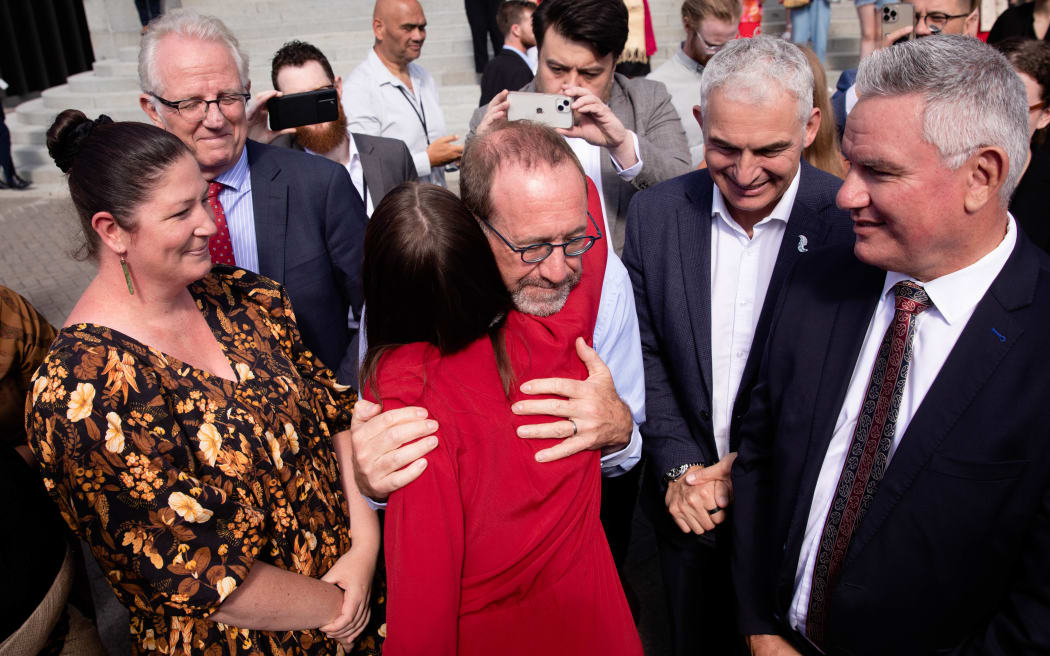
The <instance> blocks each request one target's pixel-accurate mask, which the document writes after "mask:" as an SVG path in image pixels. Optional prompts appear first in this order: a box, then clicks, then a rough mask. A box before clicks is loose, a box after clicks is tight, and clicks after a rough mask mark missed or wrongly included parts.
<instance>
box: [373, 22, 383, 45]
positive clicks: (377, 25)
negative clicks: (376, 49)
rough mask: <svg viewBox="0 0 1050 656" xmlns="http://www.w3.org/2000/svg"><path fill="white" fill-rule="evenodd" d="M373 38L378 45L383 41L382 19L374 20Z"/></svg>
mask: <svg viewBox="0 0 1050 656" xmlns="http://www.w3.org/2000/svg"><path fill="white" fill-rule="evenodd" d="M372 36H374V37H375V40H376V43H379V42H380V41H382V40H383V21H382V19H380V18H373V19H372Z"/></svg>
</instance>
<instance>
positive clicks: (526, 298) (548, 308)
mask: <svg viewBox="0 0 1050 656" xmlns="http://www.w3.org/2000/svg"><path fill="white" fill-rule="evenodd" d="M513 300H514V307H515V308H517V310H518V311H519V312H522V313H524V314H531V315H532V316H534V317H549V316H551V315H552V314H557V313H558V312H560V311H561V309H562V308H563V307H565V302H566V301H567V300H569V294H568V293H567V292H566V293H565V294H561V293H556V294H547V295H543V296H537V295H535V294H530V293H528V291H527V290H519V291H517V292H516V293H514V294H513Z"/></svg>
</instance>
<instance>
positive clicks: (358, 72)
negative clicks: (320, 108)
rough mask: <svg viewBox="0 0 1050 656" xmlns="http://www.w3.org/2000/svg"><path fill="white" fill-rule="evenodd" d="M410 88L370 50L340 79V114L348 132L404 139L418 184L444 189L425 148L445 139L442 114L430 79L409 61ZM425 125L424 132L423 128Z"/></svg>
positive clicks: (440, 170)
mask: <svg viewBox="0 0 1050 656" xmlns="http://www.w3.org/2000/svg"><path fill="white" fill-rule="evenodd" d="M408 75H409V78H410V79H411V80H412V88H411V89H409V88H408V87H407V86H405V83H404V82H402V81H401V80H399V79H398V78H397V77H396V76H395V75H394V74H393V73H391V72H390V69H388V68H387V67H386V65H384V64H383V62H382V61H380V59H379V55H377V54H376V53H375V49H371V50H369V51H368V56H367V57H365V60H364V61H363V62H361V64H360V65H358V67H357V68H355V69H354V70H353V72H351V73H350V75H348V76H347V78H346V83H345V88H346V89H347V92H346V93H344V94H343V111H345V112H346V119H347V128H348V129H349V131H350V132H360V133H362V134H371V135H375V136H377V137H392V138H394V139H400V140H401V141H404V142H405V144H406V145H407V146H408V150H409V151H411V153H412V161H413V162H414V163H415V165H416V174H417V175H418V176H419V180H420V182H432V183H434V184H439V185H441V186H444V185H445V171H444V168H443V167H440V166H435V167H433V168H431V166H430V157H429V156H428V155H427V147H428V146H430V143H431V142H432V141H434V140H435V139H438V138H440V137H443V136H446V129H445V116H444V114H443V113H442V112H441V105H440V104H439V102H438V91H437V86H436V85H435V84H434V78H432V77H431V76H430V73H427V72H426V71H425V70H423V67H422V66H420V65H419V64H416V63H415V62H412V63H410V64H409V65H408ZM424 123H425V124H426V129H425V130H424V127H423V124H424Z"/></svg>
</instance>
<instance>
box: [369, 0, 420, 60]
mask: <svg viewBox="0 0 1050 656" xmlns="http://www.w3.org/2000/svg"><path fill="white" fill-rule="evenodd" d="M372 33H373V35H375V50H376V54H377V55H379V57H380V59H382V60H383V61H384V62H385V63H387V64H393V65H395V66H399V67H402V66H407V65H408V63H409V62H411V61H413V60H415V59H418V58H419V55H420V54H421V53H422V51H423V41H424V40H426V38H427V19H426V16H424V15H423V7H422V6H420V4H419V2H418V0H376V5H375V9H374V10H373V11H372Z"/></svg>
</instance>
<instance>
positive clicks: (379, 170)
mask: <svg viewBox="0 0 1050 656" xmlns="http://www.w3.org/2000/svg"><path fill="white" fill-rule="evenodd" d="M353 138H354V144H355V145H356V146H357V152H358V154H359V155H360V157H361V170H362V174H363V175H364V179H365V190H366V192H367V193H369V194H371V196H372V204H373V205H378V204H379V203H378V201H377V200H376V199H379V198H382V197H383V196H385V195H386V191H387V187H388V186H389V182H388V181H387V179H386V176H385V175H384V171H383V161H382V159H380V158H379V156H378V155H376V153H375V144H374V143H372V141H371V140H370V139H361V138H360V137H358V136H357V135H354V137H353ZM361 200H362V201H364V203H365V205H366V206H367V205H368V199H367V198H362V199H361Z"/></svg>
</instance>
